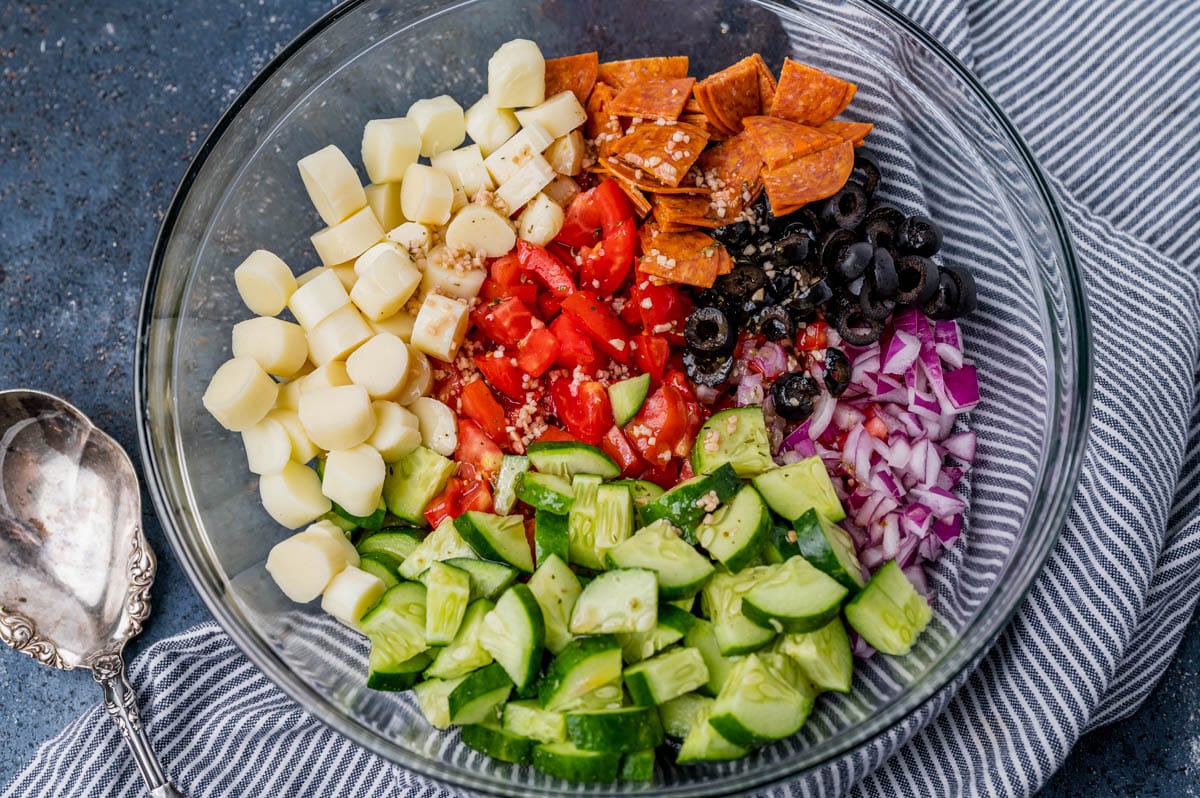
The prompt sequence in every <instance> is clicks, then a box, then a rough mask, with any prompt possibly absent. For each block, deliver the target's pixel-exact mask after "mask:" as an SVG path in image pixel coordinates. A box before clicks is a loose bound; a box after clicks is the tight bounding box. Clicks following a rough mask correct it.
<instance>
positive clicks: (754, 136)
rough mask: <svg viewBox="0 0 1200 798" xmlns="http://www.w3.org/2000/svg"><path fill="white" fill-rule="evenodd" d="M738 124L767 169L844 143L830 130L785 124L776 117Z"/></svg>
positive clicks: (747, 120)
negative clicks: (744, 130) (742, 126)
mask: <svg viewBox="0 0 1200 798" xmlns="http://www.w3.org/2000/svg"><path fill="white" fill-rule="evenodd" d="M742 121H743V123H744V124H745V126H746V135H747V136H749V137H750V139H751V140H752V141H753V142H754V145H755V146H756V147H757V148H758V154H759V155H761V156H762V159H763V161H765V162H766V164H767V168H768V169H774V168H775V167H777V166H782V165H783V164H785V163H789V162H791V161H794V160H796V159H797V158H802V157H804V156H805V155H808V154H809V153H812V152H818V151H820V150H823V149H825V148H826V147H832V146H834V145H836V144H841V143H842V142H843V141H844V140H845V139H844V138H843V137H842V136H841V135H840V134H839V133H835V132H833V131H832V130H824V129H821V128H815V127H810V126H808V125H801V124H800V123H798V122H789V121H788V120H786V119H780V118H779V117H777V116H748V117H746V118H745V119H744V120H742Z"/></svg>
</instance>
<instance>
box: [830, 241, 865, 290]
mask: <svg viewBox="0 0 1200 798" xmlns="http://www.w3.org/2000/svg"><path fill="white" fill-rule="evenodd" d="M874 254H875V247H873V246H871V245H870V244H868V243H867V242H866V241H856V242H854V243H853V244H851V245H850V246H848V247H846V249H845V250H843V251H842V257H841V258H840V259H839V260H838V262H837V265H836V266H835V267H834V269H833V274H835V275H837V277H839V278H840V279H841V280H842V281H843V282H847V283H848V282H850V281H852V280H857V279H858V278H859V277H862V276H863V275H864V274H866V272H867V267H868V266H870V265H871V258H872V257H873V256H874Z"/></svg>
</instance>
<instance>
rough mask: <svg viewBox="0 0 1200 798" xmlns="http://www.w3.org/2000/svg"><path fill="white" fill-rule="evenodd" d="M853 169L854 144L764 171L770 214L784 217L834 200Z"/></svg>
mask: <svg viewBox="0 0 1200 798" xmlns="http://www.w3.org/2000/svg"><path fill="white" fill-rule="evenodd" d="M853 169H854V144H853V142H849V141H843V142H842V143H841V144H838V145H837V146H835V147H827V148H825V149H823V150H821V151H820V152H814V153H812V154H810V155H805V156H804V157H803V158H797V159H796V160H794V161H792V162H791V163H788V164H784V165H783V166H780V167H778V168H775V169H768V170H767V171H765V172H763V185H764V186H765V187H766V190H767V198H768V199H770V201H771V213H773V214H774V215H775V216H785V215H787V214H789V213H791V212H792V211H794V210H797V209H799V208H800V207H801V206H803V205H806V204H808V203H810V202H816V201H817V200H822V199H826V198H827V197H832V196H833V195H834V194H836V193H837V192H838V191H840V190H841V188H842V186H844V185H846V181H847V180H848V179H849V178H850V172H851V171H852V170H853Z"/></svg>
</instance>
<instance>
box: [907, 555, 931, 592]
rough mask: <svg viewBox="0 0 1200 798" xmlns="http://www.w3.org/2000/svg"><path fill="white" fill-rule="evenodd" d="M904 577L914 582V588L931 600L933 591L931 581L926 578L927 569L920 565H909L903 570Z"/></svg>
mask: <svg viewBox="0 0 1200 798" xmlns="http://www.w3.org/2000/svg"><path fill="white" fill-rule="evenodd" d="M901 570H902V571H903V572H904V575H905V576H907V577H908V581H910V582H912V586H913V587H914V588H916V590H917V592H918V593H920V594H921V595H922V596H925V597H926V598H929V597H930V595H931V594H932V592H933V591H931V590H930V589H929V579H928V578H927V577H926V576H925V568H924V567H922V566H921V565H920V564H919V563H918V564H916V565H908V566H904V567H902V568H901Z"/></svg>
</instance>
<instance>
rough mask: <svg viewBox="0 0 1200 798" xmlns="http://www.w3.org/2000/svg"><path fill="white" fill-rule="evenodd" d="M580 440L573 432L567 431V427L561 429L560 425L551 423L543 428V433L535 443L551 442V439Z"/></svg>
mask: <svg viewBox="0 0 1200 798" xmlns="http://www.w3.org/2000/svg"><path fill="white" fill-rule="evenodd" d="M578 440H579V439H578V438H576V437H575V436H574V435H572V434H571V433H569V432H567V431H566V430H565V429H561V428H560V427H555V426H553V425H549V426H547V427H546V429H544V430H542V434H541V435H539V436H537V439H536V440H535V441H534V443H549V442H551V441H578Z"/></svg>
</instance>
